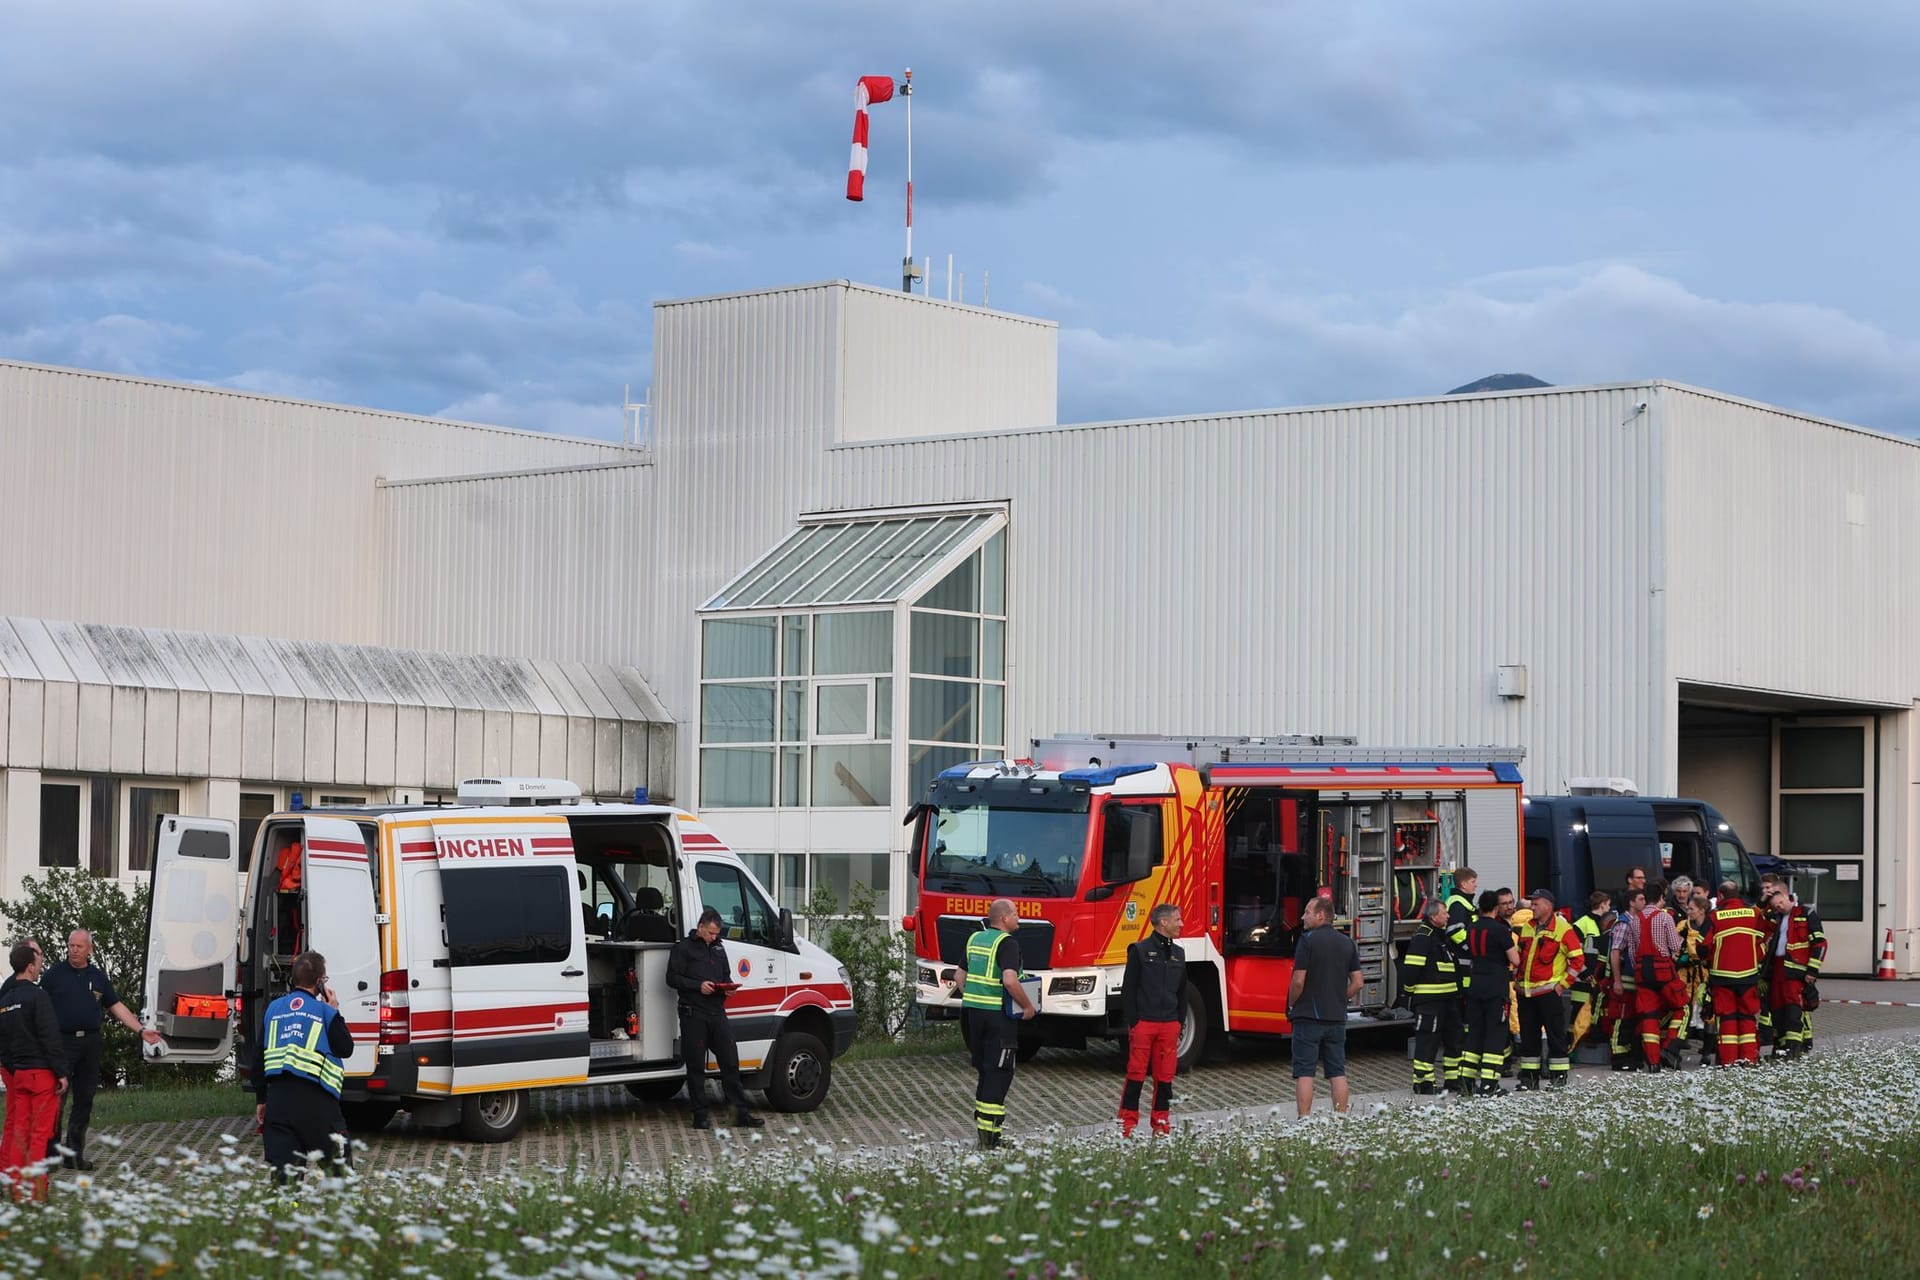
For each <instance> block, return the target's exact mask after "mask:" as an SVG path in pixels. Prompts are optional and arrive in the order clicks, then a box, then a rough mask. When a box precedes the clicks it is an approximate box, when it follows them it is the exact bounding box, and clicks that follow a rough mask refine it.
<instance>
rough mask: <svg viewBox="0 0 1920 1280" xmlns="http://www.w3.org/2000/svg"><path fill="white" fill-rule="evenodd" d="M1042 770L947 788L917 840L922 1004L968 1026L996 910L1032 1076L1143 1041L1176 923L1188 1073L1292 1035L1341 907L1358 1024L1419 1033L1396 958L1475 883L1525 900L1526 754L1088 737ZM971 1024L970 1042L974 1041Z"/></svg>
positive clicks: (948, 777) (989, 773)
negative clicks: (969, 976) (1303, 975)
mask: <svg viewBox="0 0 1920 1280" xmlns="http://www.w3.org/2000/svg"><path fill="white" fill-rule="evenodd" d="M1033 748H1034V750H1033V756H1032V758H1031V759H1027V760H1003V761H991V762H978V763H974V764H969V765H962V766H958V767H955V768H952V769H948V770H947V771H945V772H944V773H942V774H940V775H939V777H937V778H936V779H935V780H934V782H933V784H932V786H931V787H930V789H929V792H928V795H927V797H926V799H925V802H924V803H922V804H920V805H919V806H917V807H916V808H915V810H914V812H913V815H912V816H911V817H910V818H909V821H911V822H913V823H914V824H915V829H914V836H913V841H912V845H911V849H910V855H909V860H910V865H911V868H912V871H913V874H914V876H915V878H916V880H917V881H918V887H919V900H918V904H917V906H916V907H915V910H914V914H913V915H912V916H911V917H909V918H908V920H907V921H906V922H905V923H906V926H907V928H908V929H909V930H910V931H911V932H912V933H913V936H914V953H915V956H916V960H915V964H914V970H915V975H914V976H915V999H916V1000H917V1001H918V1003H919V1004H920V1005H921V1006H922V1007H923V1009H924V1011H925V1013H926V1016H927V1017H929V1018H952V1017H957V1016H958V1015H959V1001H958V999H957V998H956V997H955V996H953V994H952V992H951V991H950V990H949V989H948V988H947V986H946V983H947V982H949V981H950V980H951V977H952V974H953V972H954V969H955V968H956V966H959V965H962V964H964V963H965V960H964V957H965V952H966V941H967V938H968V936H969V935H971V934H972V933H973V932H974V931H975V930H976V929H979V928H980V927H981V925H982V917H983V916H984V915H985V914H986V910H987V904H988V903H989V902H991V901H992V900H993V899H995V898H1009V899H1011V900H1012V901H1013V903H1014V904H1015V907H1016V908H1017V910H1018V912H1019V916H1020V927H1019V929H1018V930H1017V931H1016V933H1015V935H1014V936H1015V939H1016V940H1017V942H1018V945H1019V947H1020V955H1021V960H1022V965H1023V967H1024V968H1025V969H1026V971H1027V973H1028V974H1029V975H1032V976H1037V977H1038V978H1039V980H1040V1016H1039V1017H1038V1018H1035V1019H1033V1020H1032V1021H1031V1022H1028V1023H1025V1024H1023V1027H1022V1034H1023V1039H1022V1040H1021V1043H1020V1056H1021V1057H1022V1058H1023V1059H1024V1058H1030V1057H1031V1056H1032V1055H1033V1054H1035V1053H1037V1052H1038V1051H1039V1050H1040V1049H1041V1048H1042V1047H1044V1046H1049V1045H1051V1046H1055V1047H1061V1048H1085V1047H1086V1043H1087V1041H1088V1039H1089V1038H1095V1037H1098V1038H1111V1037H1117V1036H1120V1035H1123V1034H1124V1032H1125V1028H1124V1026H1123V1024H1122V1021H1121V1004H1120V983H1121V978H1122V975H1123V973H1124V970H1125V964H1126V952H1127V947H1128V945H1129V944H1131V943H1133V942H1135V941H1136V940H1138V939H1140V938H1142V937H1144V936H1145V935H1146V933H1147V931H1148V923H1147V916H1148V912H1149V911H1150V910H1151V909H1152V908H1153V906H1154V905H1155V904H1156V903H1161V902H1172V903H1176V904H1178V905H1179V907H1180V908H1181V915H1182V917H1183V921H1184V925H1183V936H1182V937H1181V938H1180V946H1181V948H1182V950H1183V951H1184V952H1185V954H1186V958H1187V974H1188V987H1187V1007H1186V1014H1185V1018H1184V1019H1183V1022H1182V1025H1181V1030H1180V1043H1179V1054H1180V1063H1181V1067H1182V1069H1185V1068H1187V1067H1190V1066H1192V1065H1193V1064H1195V1063H1196V1062H1197V1061H1198V1060H1199V1058H1200V1056H1201V1053H1202V1051H1203V1049H1204V1048H1205V1047H1206V1045H1207V1043H1208V1040H1209V1038H1210V1037H1218V1036H1222V1035H1224V1034H1226V1033H1233V1034H1239V1033H1255V1034H1268V1035H1286V1034H1288V1033H1289V1031H1290V1030H1291V1024H1290V1023H1289V1021H1288V1019H1287V1009H1286V1001H1287V986H1288V983H1289V981H1290V980H1291V978H1292V976H1293V950H1294V944H1295V943H1296V942H1297V941H1298V939H1299V937H1300V933H1301V912H1302V909H1303V908H1304V907H1305V905H1306V903H1307V901H1308V900H1309V899H1310V898H1312V897H1314V896H1316V895H1320V896H1325V897H1328V898H1330V899H1331V901H1332V903H1333V906H1334V916H1335V921H1334V923H1335V927H1336V928H1339V929H1340V930H1342V931H1343V932H1345V933H1347V934H1349V935H1350V936H1351V937H1352V938H1353V940H1354V943H1355V944H1356V946H1357V947H1358V949H1359V953H1360V964H1361V968H1362V972H1363V978H1364V982H1363V985H1362V987H1361V989H1360V994H1359V995H1358V996H1357V997H1356V998H1355V999H1354V1001H1353V1005H1352V1007H1351V1008H1350V1009H1349V1011H1348V1015H1347V1016H1348V1018H1349V1020H1350V1022H1354V1023H1359V1024H1363V1025H1375V1024H1381V1023H1391V1022H1398V1021H1403V1020H1410V1017H1411V1015H1410V1014H1407V1013H1405V1012H1404V1011H1402V1010H1401V1009H1400V1008H1399V1007H1398V1006H1399V1003H1400V1001H1399V995H1400V992H1399V975H1398V968H1397V965H1396V964H1395V959H1396V944H1398V943H1399V942H1401V941H1402V940H1404V939H1406V938H1407V937H1410V936H1411V935H1412V933H1413V931H1414V929H1415V928H1416V927H1417V925H1418V920H1417V912H1418V909H1419V903H1420V900H1421V899H1422V898H1424V897H1426V896H1428V895H1434V894H1437V895H1442V896H1444V895H1445V894H1446V893H1447V892H1448V891H1450V890H1451V888H1452V873H1453V871H1454V870H1455V869H1457V868H1460V867H1469V866H1470V867H1472V868H1473V869H1474V870H1476V871H1478V872H1479V874H1480V885H1481V887H1482V888H1489V889H1490V888H1497V887H1499V886H1502V885H1510V886H1513V887H1514V888H1516V889H1518V887H1519V878H1520V851H1521V848H1522V825H1521V791H1522V786H1521V780H1520V773H1519V769H1518V762H1519V760H1520V759H1521V756H1522V754H1523V752H1522V751H1521V750H1519V749H1515V748H1506V747H1445V748H1429V747H1419V748H1397V747H1363V746H1360V745H1358V744H1357V743H1356V742H1355V741H1354V740H1353V739H1351V738H1330V737H1305V736H1287V737H1272V738H1172V737H1119V736H1103V735H1073V736H1064V737H1057V738H1048V739H1041V740H1036V741H1035V742H1034V744H1033ZM963 1025H964V1024H963Z"/></svg>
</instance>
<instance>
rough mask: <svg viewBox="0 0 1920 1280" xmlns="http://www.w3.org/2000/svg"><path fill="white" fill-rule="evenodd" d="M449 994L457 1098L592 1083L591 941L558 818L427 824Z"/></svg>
mask: <svg viewBox="0 0 1920 1280" xmlns="http://www.w3.org/2000/svg"><path fill="white" fill-rule="evenodd" d="M433 837H434V848H435V853H436V858H437V861H438V862H439V866H440V893H441V908H440V913H441V914H440V918H441V922H442V924H443V925H444V927H445V930H446V938H447V964H448V965H449V966H450V968H451V971H452V975H453V979H452V993H453V1092H454V1093H457V1094H458V1093H488V1092H493V1091H496V1090H503V1089H524V1088H532V1087H535V1086H540V1085H553V1084H578V1083H582V1082H584V1081H585V1080H586V1078H587V1055H588V1040H587V944H586V936H585V931H584V929H583V928H582V925H581V920H580V897H579V891H578V887H577V883H576V880H575V876H576V874H577V872H576V867H575V863H574V859H573V834H572V832H571V830H570V829H569V828H568V826H567V820H566V819H565V818H564V817H559V816H551V817H549V816H538V817H535V816H525V817H523V816H519V815H509V814H501V815H498V816H491V817H489V816H477V815H471V816H470V815H461V816H457V817H444V818H441V817H436V818H435V819H434V820H433Z"/></svg>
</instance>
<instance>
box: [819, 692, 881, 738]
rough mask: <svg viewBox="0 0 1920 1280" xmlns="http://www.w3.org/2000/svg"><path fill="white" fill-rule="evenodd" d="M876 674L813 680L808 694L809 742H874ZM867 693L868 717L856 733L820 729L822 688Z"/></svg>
mask: <svg viewBox="0 0 1920 1280" xmlns="http://www.w3.org/2000/svg"><path fill="white" fill-rule="evenodd" d="M875 678H876V677H874V676H828V677H826V678H824V679H820V680H814V681H811V682H810V683H811V685H812V688H811V689H809V690H808V694H807V715H808V724H807V729H808V731H809V737H808V742H809V743H822V742H824V743H844V742H872V741H873V722H874V714H873V713H874V705H873V702H874V680H875ZM853 688H857V689H860V690H862V691H864V692H865V693H866V704H867V717H866V723H864V724H863V725H861V727H860V729H859V731H858V732H855V733H822V732H821V731H820V691H821V690H822V689H853Z"/></svg>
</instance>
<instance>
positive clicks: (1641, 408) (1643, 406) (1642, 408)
mask: <svg viewBox="0 0 1920 1280" xmlns="http://www.w3.org/2000/svg"><path fill="white" fill-rule="evenodd" d="M1633 411H1634V412H1635V413H1645V412H1646V411H1647V402H1646V401H1645V400H1642V401H1641V402H1640V403H1639V404H1637V405H1635V406H1633Z"/></svg>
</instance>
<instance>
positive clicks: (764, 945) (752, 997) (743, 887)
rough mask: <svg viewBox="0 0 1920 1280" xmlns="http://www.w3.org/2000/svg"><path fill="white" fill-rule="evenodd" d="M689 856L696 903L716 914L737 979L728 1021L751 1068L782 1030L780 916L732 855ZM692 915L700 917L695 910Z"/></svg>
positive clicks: (746, 1066)
mask: <svg viewBox="0 0 1920 1280" xmlns="http://www.w3.org/2000/svg"><path fill="white" fill-rule="evenodd" d="M688 861H689V862H690V863H691V865H692V869H693V877H692V879H693V890H694V894H695V896H696V897H697V898H698V899H699V907H700V908H706V907H712V908H713V909H714V910H715V911H718V912H719V913H720V928H721V932H720V937H721V940H722V941H723V942H725V943H726V947H727V961H728V963H730V964H731V965H732V966H733V973H732V974H731V975H730V976H731V979H732V980H733V981H734V982H737V983H739V984H740V989H739V990H738V991H736V992H734V993H733V994H732V995H730V996H728V997H727V1021H728V1022H729V1023H730V1024H731V1026H732V1028H733V1038H734V1041H735V1042H736V1043H737V1044H738V1046H739V1049H740V1067H741V1069H742V1070H746V1071H750V1070H753V1069H754V1068H756V1067H758V1066H759V1065H760V1064H761V1063H762V1062H764V1061H765V1060H766V1056H767V1054H768V1053H769V1052H770V1051H771V1049H772V1047H773V1039H774V1037H775V1036H776V1035H778V1034H779V1030H780V1020H781V1017H782V1015H781V1012H780V1006H781V1005H782V1004H783V1003H784V1002H785V1000H786V995H787V989H786V987H785V986H784V985H782V974H783V973H784V971H785V968H786V966H785V964H784V963H783V962H784V961H786V960H787V959H788V956H787V954H786V952H784V951H781V950H779V949H778V948H777V947H776V945H775V943H776V942H777V941H778V939H777V938H776V937H775V934H776V933H777V932H778V924H779V916H778V915H777V914H776V913H775V912H774V909H773V906H772V904H771V903H769V902H768V901H767V899H766V895H764V894H763V893H761V892H760V890H759V888H758V887H757V886H756V884H755V883H754V880H753V878H752V877H751V876H750V875H749V874H748V873H747V869H746V867H744V866H742V865H741V864H740V863H739V862H738V861H736V860H734V859H733V858H732V857H726V858H713V857H706V858H693V859H689V860H688ZM682 896H683V897H684V896H685V895H684V894H683V895H682ZM692 918H694V919H696V920H697V919H699V915H698V912H697V911H695V912H694V913H693V914H692Z"/></svg>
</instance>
